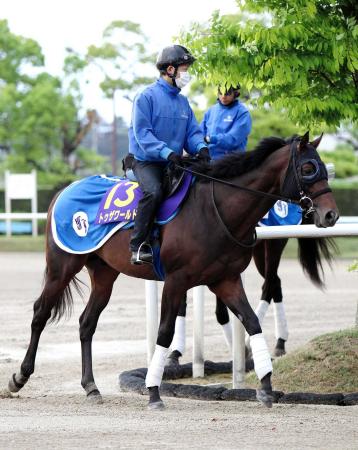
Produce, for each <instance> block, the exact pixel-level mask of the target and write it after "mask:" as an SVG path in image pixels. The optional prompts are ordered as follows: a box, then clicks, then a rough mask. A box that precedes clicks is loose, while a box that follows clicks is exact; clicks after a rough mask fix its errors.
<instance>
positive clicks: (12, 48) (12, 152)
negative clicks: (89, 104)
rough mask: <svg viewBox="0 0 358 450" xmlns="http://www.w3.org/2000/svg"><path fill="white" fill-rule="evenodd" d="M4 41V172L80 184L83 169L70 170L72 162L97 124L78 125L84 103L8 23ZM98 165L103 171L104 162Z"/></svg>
mask: <svg viewBox="0 0 358 450" xmlns="http://www.w3.org/2000/svg"><path fill="white" fill-rule="evenodd" d="M0 35H1V38H0V55H1V57H0V144H1V147H2V148H3V149H5V150H6V153H7V156H6V157H5V159H4V161H3V163H2V169H5V168H7V169H10V170H12V171H17V172H19V171H26V172H27V171H29V170H31V169H32V168H35V169H37V170H38V172H39V177H38V178H39V181H40V182H42V183H55V184H56V183H58V182H63V181H64V179H68V180H71V179H73V178H75V173H76V171H77V169H78V167H81V166H83V164H81V163H78V162H77V163H74V164H72V166H70V165H69V157H70V155H71V154H73V153H74V152H75V150H76V149H77V148H79V146H80V143H81V140H82V138H83V135H84V133H85V132H86V131H87V130H88V128H89V126H90V124H91V123H93V120H90V118H88V119H87V121H86V122H85V123H83V121H79V120H78V110H79V106H80V97H79V96H78V94H77V95H74V94H73V92H71V89H72V90H73V86H71V87H70V88H69V89H65V88H64V86H63V83H62V80H60V79H59V78H57V77H53V76H51V75H49V74H48V73H46V72H43V63H44V58H43V55H42V51H41V48H40V46H39V45H38V44H37V43H36V42H35V41H33V40H32V39H27V38H24V37H21V36H17V35H15V34H13V33H11V31H10V30H9V28H8V25H7V22H6V21H0ZM92 115H93V114H92ZM79 155H80V153H79ZM82 159H83V158H82ZM85 159H86V164H87V165H88V167H91V164H90V162H91V161H90V158H88V155H86V158H85ZM93 159H94V160H95V164H96V168H98V165H99V164H100V161H99V160H98V158H97V156H95V155H93ZM92 167H93V164H92ZM97 170H98V169H97Z"/></svg>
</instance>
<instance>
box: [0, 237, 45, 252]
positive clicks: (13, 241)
mask: <svg viewBox="0 0 358 450" xmlns="http://www.w3.org/2000/svg"><path fill="white" fill-rule="evenodd" d="M44 250H45V237H44V236H37V237H32V236H11V237H6V236H0V252H43V251H44Z"/></svg>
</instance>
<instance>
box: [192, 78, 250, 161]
mask: <svg viewBox="0 0 358 450" xmlns="http://www.w3.org/2000/svg"><path fill="white" fill-rule="evenodd" d="M239 96H240V85H239V84H238V85H237V86H230V88H229V89H225V91H223V92H221V89H220V88H219V91H218V101H217V103H216V104H215V105H214V106H212V107H211V108H209V109H208V111H207V112H206V113H205V116H204V119H203V121H202V123H201V129H202V131H203V133H204V136H205V140H206V142H207V143H209V151H210V156H211V158H212V159H220V158H222V157H223V156H225V155H226V154H228V153H232V152H244V151H245V150H246V145H247V137H248V135H249V134H250V131H251V116H250V112H249V110H248V109H247V108H246V106H245V105H244V104H243V103H241V102H240V101H239V99H238V97H239Z"/></svg>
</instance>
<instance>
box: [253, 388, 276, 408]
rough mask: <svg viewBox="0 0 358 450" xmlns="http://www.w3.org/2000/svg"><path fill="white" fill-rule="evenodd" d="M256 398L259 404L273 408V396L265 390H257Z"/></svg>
mask: <svg viewBox="0 0 358 450" xmlns="http://www.w3.org/2000/svg"><path fill="white" fill-rule="evenodd" d="M256 398H257V400H258V401H259V402H261V403H263V404H264V405H265V406H267V408H272V402H273V396H272V395H270V394H268V393H267V392H266V391H264V390H263V389H256Z"/></svg>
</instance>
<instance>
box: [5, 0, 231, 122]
mask: <svg viewBox="0 0 358 450" xmlns="http://www.w3.org/2000/svg"><path fill="white" fill-rule="evenodd" d="M215 10H220V13H222V14H226V13H235V12H236V11H237V6H236V1H235V0H174V1H165V2H164V1H159V0H121V1H120V0H117V1H115V0H100V1H93V0H0V19H7V20H8V24H9V27H10V30H11V32H13V33H15V34H19V35H21V36H24V37H28V38H32V39H35V40H36V41H37V42H38V43H39V44H40V46H41V48H42V51H43V53H44V55H45V60H46V64H45V69H46V70H47V71H48V72H50V73H52V74H54V75H59V74H60V73H61V69H62V64H63V60H64V57H65V48H66V47H71V48H73V49H74V50H76V51H78V52H85V50H86V48H87V46H88V45H91V44H97V45H99V44H100V43H101V36H102V32H103V30H104V29H105V28H106V26H107V25H109V24H110V23H111V22H112V21H113V20H131V21H132V22H136V23H139V24H140V25H141V28H142V31H143V32H144V33H145V34H146V35H147V36H148V47H149V48H150V49H151V50H152V51H154V49H158V51H159V50H160V49H161V48H163V47H165V46H167V45H170V44H171V43H172V36H175V35H178V33H179V31H180V29H181V28H183V27H184V28H187V27H188V26H189V24H190V23H191V22H204V21H206V20H208V19H209V18H210V16H211V14H212V12H213V11H215ZM96 84H97V83H96V82H95V81H94V82H92V83H89V84H88V85H87V87H86V88H85V91H84V102H83V106H84V109H87V108H95V109H97V110H98V112H99V113H100V115H101V116H102V117H103V118H104V119H106V120H108V121H110V120H111V118H112V114H113V113H112V105H111V102H110V101H109V100H104V99H103V98H102V94H101V92H100V90H99V89H97V88H96V86H95V85H96ZM130 110H131V104H130V102H128V101H127V100H125V99H123V98H116V112H117V114H118V115H121V116H122V117H124V119H125V120H126V122H128V121H129V118H130Z"/></svg>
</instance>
